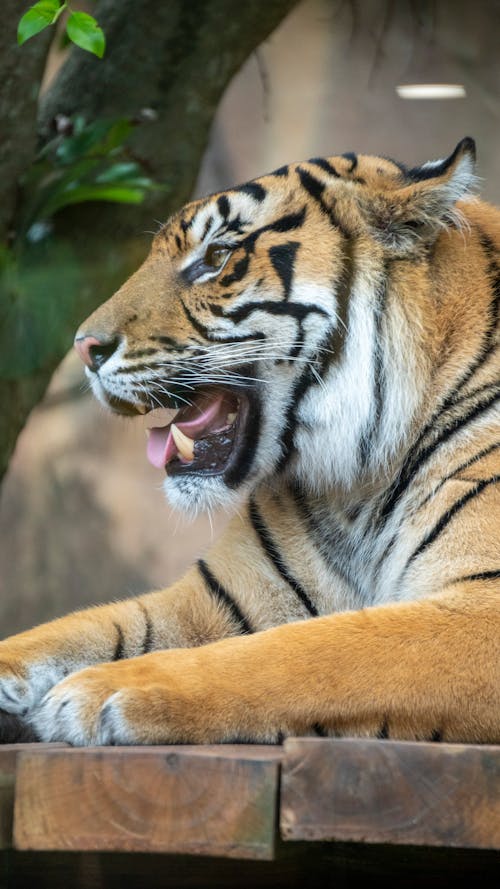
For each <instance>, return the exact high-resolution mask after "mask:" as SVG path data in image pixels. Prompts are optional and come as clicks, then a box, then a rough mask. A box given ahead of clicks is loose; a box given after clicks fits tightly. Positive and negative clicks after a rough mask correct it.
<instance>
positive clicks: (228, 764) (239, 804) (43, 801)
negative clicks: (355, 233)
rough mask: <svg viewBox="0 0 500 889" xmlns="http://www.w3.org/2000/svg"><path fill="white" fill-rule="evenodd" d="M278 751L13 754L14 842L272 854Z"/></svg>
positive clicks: (40, 846) (21, 845)
mask: <svg viewBox="0 0 500 889" xmlns="http://www.w3.org/2000/svg"><path fill="white" fill-rule="evenodd" d="M280 757H281V748H272V747H265V746H255V747H252V746H250V747H247V746H240V745H233V746H231V745H224V746H219V747H188V746H186V747H149V748H139V747H136V748H130V747H129V748H126V747H125V748H117V747H114V748H113V747H112V748H93V749H87V750H62V751H53V752H38V751H36V750H35V748H32V749H31V750H30V751H29V752H23V753H21V754H20V755H19V758H18V764H17V784H16V801H15V816H14V845H15V848H16V849H23V850H28V849H31V850H47V851H48V850H59V851H72V850H74V851H80V852H84V851H122V852H123V851H127V852H170V853H172V852H175V853H180V854H190V855H217V856H226V857H236V858H250V859H252V858H253V859H271V858H272V857H273V851H274V840H275V834H276V820H277V812H276V807H277V797H278V780H279V761H280Z"/></svg>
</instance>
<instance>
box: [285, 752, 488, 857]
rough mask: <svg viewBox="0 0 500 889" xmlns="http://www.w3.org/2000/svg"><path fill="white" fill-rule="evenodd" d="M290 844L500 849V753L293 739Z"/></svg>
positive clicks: (288, 760)
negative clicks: (318, 842) (325, 842)
mask: <svg viewBox="0 0 500 889" xmlns="http://www.w3.org/2000/svg"><path fill="white" fill-rule="evenodd" d="M280 826H281V834H282V836H283V838H284V839H286V840H337V841H339V840H340V841H345V842H349V841H354V842H363V843H389V844H405V845H408V846H412V845H426V846H446V847H448V848H470V849H500V747H493V746H486V745H485V746H473V745H462V744H431V743H411V742H397V741H369V740H348V739H339V740H333V739H313V738H303V739H289V740H287V741H286V742H285V756H284V761H283V772H282V783H281V821H280Z"/></svg>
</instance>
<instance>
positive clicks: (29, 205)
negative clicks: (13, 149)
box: [17, 116, 161, 241]
mask: <svg viewBox="0 0 500 889" xmlns="http://www.w3.org/2000/svg"><path fill="white" fill-rule="evenodd" d="M133 127H134V124H133V123H132V121H130V120H127V119H119V120H99V121H94V122H92V123H86V121H85V120H84V118H83V117H81V116H78V117H76V118H75V119H74V120H70V119H69V118H68V119H65V120H64V132H63V133H61V134H59V135H58V136H56V138H55V139H53V140H52V141H51V142H49V143H48V144H47V145H46V146H45V148H44V149H43V151H42V152H41V153H40V155H39V157H38V158H37V160H36V161H35V163H34V164H33V166H32V167H31V168H30V170H29V171H28V173H27V174H26V176H25V178H24V180H23V183H22V185H23V194H24V195H25V199H24V201H23V204H22V210H21V212H20V217H19V221H18V225H17V236H18V239H20V240H23V239H24V240H26V239H27V240H28V241H33V240H37V239H38V237H39V233H40V228H39V224H40V223H43V224H45V225H46V223H47V222H48V221H50V219H51V217H52V216H54V214H55V213H57V212H58V211H59V210H61V209H62V208H63V207H67V206H69V205H70V204H81V203H83V202H86V201H112V202H115V203H122V204H139V203H141V201H143V200H144V198H145V197H146V195H147V194H148V193H149V192H151V191H153V190H157V189H159V188H161V186H159V185H157V184H156V183H155V182H154V181H153V180H152V179H151V177H150V176H149V175H147V173H146V171H145V169H144V167H143V166H142V165H141V164H140V163H139V162H138V161H137V160H136V159H135V158H133V157H132V156H131V155H130V152H129V150H128V148H127V146H126V144H125V143H126V140H127V138H128V136H129V135H130V133H131V132H132V130H133ZM37 226H38V228H37ZM37 232H38V234H37Z"/></svg>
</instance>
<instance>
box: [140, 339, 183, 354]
mask: <svg viewBox="0 0 500 889" xmlns="http://www.w3.org/2000/svg"><path fill="white" fill-rule="evenodd" d="M149 339H150V340H151V342H153V343H161V344H162V346H168V347H169V348H170V349H173V350H174V351H175V352H183V351H184V349H185V348H186V346H185V345H181V343H179V342H177V340H174V339H172V337H171V336H150V337H149Z"/></svg>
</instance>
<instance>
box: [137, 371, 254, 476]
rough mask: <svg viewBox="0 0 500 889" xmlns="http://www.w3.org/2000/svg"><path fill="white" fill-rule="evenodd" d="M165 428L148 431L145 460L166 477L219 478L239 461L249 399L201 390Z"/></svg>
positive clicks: (232, 394) (214, 389) (228, 392)
mask: <svg viewBox="0 0 500 889" xmlns="http://www.w3.org/2000/svg"><path fill="white" fill-rule="evenodd" d="M190 397H191V403H190V404H188V405H185V406H184V407H181V408H180V410H178V411H177V413H176V414H175V416H174V417H173V419H172V421H171V422H170V423H168V424H167V425H165V426H153V427H152V428H150V429H149V435H148V446H147V456H148V459H149V462H150V463H152V465H153V466H155V467H156V468H157V469H161V468H163V467H164V468H165V470H166V472H167V474H168V475H178V474H180V473H199V474H203V475H219V474H221V473H223V472H225V471H226V469H227V468H228V467H229V466H230V464H231V463H233V462H235V461H237V460H238V458H239V455H240V453H241V451H242V449H244V440H245V439H246V435H245V430H246V428H247V426H248V423H249V419H250V411H249V400H248V397H247V396H246V395H245V394H243V393H240V392H238V394H236V393H234V392H232V391H230V390H226V389H220V388H207V389H200V390H199V391H197V392H195V393H194V395H191V396H190Z"/></svg>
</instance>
